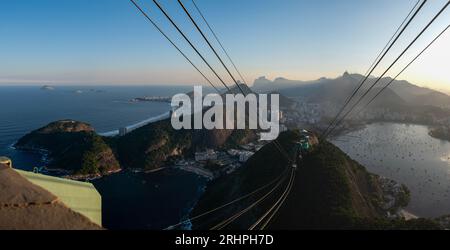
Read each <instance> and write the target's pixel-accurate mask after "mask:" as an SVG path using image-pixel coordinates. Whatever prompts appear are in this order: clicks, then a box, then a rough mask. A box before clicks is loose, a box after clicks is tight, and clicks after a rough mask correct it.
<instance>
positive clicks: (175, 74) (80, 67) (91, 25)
mask: <svg viewBox="0 0 450 250" xmlns="http://www.w3.org/2000/svg"><path fill="white" fill-rule="evenodd" d="M138 2H139V3H140V4H141V5H143V7H144V8H145V9H146V10H148V11H149V13H150V15H151V16H152V17H153V18H155V19H156V21H157V22H158V24H160V25H161V26H162V27H163V29H164V30H165V31H167V32H168V34H169V36H170V37H172V38H174V39H175V41H176V42H177V44H178V45H180V46H181V47H182V49H183V50H184V51H186V52H187V53H188V54H189V55H190V56H191V57H192V58H193V59H194V61H195V63H196V64H197V65H199V66H201V69H202V70H203V71H204V72H208V71H207V68H206V66H204V64H202V63H201V61H200V59H199V58H198V57H195V56H194V53H193V51H192V50H190V48H188V47H187V45H186V44H185V43H184V42H183V41H182V40H181V38H180V37H179V36H178V34H176V31H175V30H173V28H172V27H171V26H170V25H169V23H168V22H167V20H165V19H164V18H163V16H162V15H161V13H160V12H159V11H158V10H157V8H156V7H155V5H154V4H153V3H152V2H151V1H138ZM160 2H161V4H162V5H163V6H164V7H165V8H166V9H167V10H168V12H169V13H170V14H171V15H172V16H173V17H174V19H175V20H176V22H177V23H179V24H180V25H181V27H182V29H183V30H184V31H186V33H187V34H188V36H189V37H190V38H192V39H193V40H194V42H195V44H196V45H198V46H200V49H201V51H202V52H203V53H204V54H205V55H208V60H209V61H210V62H213V67H214V68H216V69H218V71H219V72H220V74H221V75H222V76H223V77H224V79H225V80H226V82H227V83H228V84H231V79H228V78H226V73H225V72H224V70H223V69H222V68H221V67H220V65H219V62H217V60H215V58H214V57H213V56H212V53H211V52H210V51H209V50H208V48H206V46H205V44H204V42H203V41H202V40H201V37H200V36H199V35H198V34H197V33H196V31H195V30H194V27H193V26H192V24H191V23H190V22H189V20H188V19H187V18H186V16H185V14H184V13H183V12H182V10H181V9H180V7H179V6H178V4H177V3H176V1H167V0H162V1H160ZM196 2H197V4H198V6H199V7H200V9H201V10H202V11H203V12H204V14H205V16H206V18H207V19H208V21H209V22H210V24H211V25H212V26H213V28H214V29H215V31H216V33H217V34H218V36H219V37H220V39H221V40H222V42H223V44H224V45H225V47H226V48H227V49H228V51H229V53H230V55H231V56H232V58H233V59H234V61H235V62H236V64H237V66H238V67H239V68H240V70H241V71H242V73H243V74H244V77H245V78H246V80H247V81H248V83H253V79H256V78H258V77H259V76H266V77H267V78H269V79H274V78H276V77H284V78H287V79H292V80H314V79H318V78H321V77H327V78H336V77H338V76H340V75H342V73H343V72H344V71H348V72H350V73H360V74H362V73H364V72H366V70H367V67H369V65H370V64H371V62H372V61H373V60H374V59H375V57H376V56H377V55H378V53H379V52H380V50H381V49H382V48H383V47H384V45H385V44H386V42H387V41H388V40H389V38H390V37H391V36H392V34H393V33H394V32H395V30H396V29H397V27H398V25H400V23H401V22H402V20H403V19H404V17H405V16H406V15H407V13H408V12H409V11H410V9H411V8H412V6H413V5H414V4H415V2H416V1H409V0H399V1H395V2H393V1H388V0H380V1H375V0H371V1H356V0H345V1H339V2H329V1H326V0H320V1H298V0H286V1H276V0H267V1H257V0H246V1H237V0H230V1H205V0H197V1H196ZM445 2H446V0H436V1H428V3H427V4H426V5H425V7H424V9H423V10H422V11H421V12H420V13H419V15H418V16H417V18H416V19H415V20H414V21H413V22H412V23H411V26H410V27H408V29H407V30H406V32H405V34H404V35H403V36H402V37H401V38H400V40H399V41H398V44H396V45H395V46H394V47H393V50H392V51H391V52H390V53H389V54H388V56H387V57H386V58H385V60H383V63H382V64H381V65H380V67H379V68H378V69H377V70H376V71H375V72H374V74H373V75H379V74H381V73H382V72H383V71H384V70H385V69H386V67H387V66H388V65H389V64H390V63H391V62H392V61H393V60H394V59H395V57H396V56H397V55H398V54H399V53H400V52H401V50H402V49H403V48H404V47H405V46H406V45H407V44H408V43H409V42H410V41H411V40H412V39H413V38H414V36H415V35H416V34H417V33H418V32H419V31H420V30H421V29H422V28H423V27H424V26H425V25H426V23H427V22H428V21H429V20H430V19H431V18H432V16H433V15H434V13H436V12H437V11H438V10H439V9H440V8H441V7H442V6H443V5H444V4H445ZM184 3H185V5H186V7H187V8H189V9H190V10H191V11H192V13H193V14H194V18H196V19H197V20H198V21H199V23H200V24H201V25H203V26H204V24H203V23H202V22H201V21H200V19H199V17H198V13H197V12H195V9H194V8H193V5H192V2H190V1H187V0H186V1H184ZM449 23H450V12H449V11H446V12H444V13H443V14H442V16H441V17H440V18H439V19H438V20H437V21H436V22H435V23H434V24H433V25H432V26H431V27H430V29H429V30H428V31H427V32H426V33H425V34H424V35H423V37H422V38H420V40H418V42H417V44H416V45H414V46H413V47H412V48H411V50H410V51H409V52H408V53H407V54H405V57H404V58H403V59H402V60H400V61H399V63H398V64H397V66H395V67H394V68H393V69H392V70H391V71H389V72H388V74H387V75H388V76H394V75H396V74H397V73H398V72H399V70H401V69H402V67H403V66H404V65H406V64H407V63H408V62H409V60H411V59H412V58H413V57H414V56H415V55H416V54H417V53H418V52H419V51H420V50H421V49H422V48H423V47H424V46H426V45H427V44H428V43H429V42H430V41H431V39H433V38H434V36H436V34H438V33H439V32H440V31H442V30H443V29H444V28H445V27H446V26H447V25H448V24H449ZM205 30H206V29H205ZM0 31H1V32H2V33H3V34H8V36H6V37H5V38H3V41H2V43H0V50H1V51H2V59H3V60H1V62H0V85H12V84H14V85H16V84H21V85H24V84H25V85H43V84H52V85H74V84H77V85H89V84H95V85H144V84H149V85H161V84H172V85H175V84H177V85H178V84H204V80H203V79H202V78H201V77H200V76H199V75H198V73H197V72H196V71H195V70H194V69H193V68H192V67H191V66H190V65H189V64H188V63H187V62H186V61H185V60H184V59H183V58H182V57H181V56H180V55H179V54H178V53H177V51H176V50H174V49H173V48H172V47H171V46H170V45H169V44H168V43H167V41H165V40H164V38H163V37H162V36H161V35H160V34H159V33H158V32H157V31H156V30H155V29H154V28H153V27H152V26H151V25H150V24H149V23H148V22H146V20H145V19H144V18H143V17H142V16H141V15H140V14H139V13H138V12H137V11H136V9H135V8H134V6H132V5H131V3H130V2H129V1H107V0H98V1H88V0H79V1H64V2H57V4H55V1H54V0H43V1H39V2H35V1H13V2H2V3H1V4H0ZM207 35H208V36H210V37H211V35H210V34H209V33H207ZM448 44H450V34H448V33H447V34H444V35H443V36H442V37H441V38H440V39H439V40H438V41H437V42H436V43H435V44H434V45H433V46H432V47H431V48H430V49H429V50H428V51H427V52H426V53H425V54H424V55H423V57H421V58H420V59H419V60H418V61H416V62H415V63H414V64H413V65H412V66H411V67H410V68H409V69H408V70H407V71H406V72H405V73H404V74H403V75H401V76H400V77H399V80H407V81H409V82H411V83H413V84H416V85H419V86H425V87H430V88H432V89H436V90H440V91H445V92H447V93H448V92H450V72H449V71H448V59H449V58H450V48H449V47H448V46H445V45H448ZM214 45H215V46H216V47H218V46H217V45H216V44H214ZM208 76H209V77H210V79H212V80H213V81H214V83H216V84H217V86H219V82H218V81H217V79H216V78H214V77H213V76H212V74H210V73H208Z"/></svg>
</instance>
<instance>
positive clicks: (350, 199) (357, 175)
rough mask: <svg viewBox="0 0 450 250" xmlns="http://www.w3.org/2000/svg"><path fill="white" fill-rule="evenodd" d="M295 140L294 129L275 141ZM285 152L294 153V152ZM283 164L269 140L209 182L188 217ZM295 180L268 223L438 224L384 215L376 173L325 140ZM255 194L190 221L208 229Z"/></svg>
mask: <svg viewBox="0 0 450 250" xmlns="http://www.w3.org/2000/svg"><path fill="white" fill-rule="evenodd" d="M297 139H298V133H297V132H288V133H284V134H282V135H281V136H280V139H279V142H280V143H281V145H283V147H284V148H285V149H286V150H288V151H289V149H292V148H293V146H294V145H293V143H294V142H295V141H296V140H297ZM289 153H291V154H293V152H292V151H289ZM286 167H290V164H288V163H287V162H286V161H285V160H284V158H282V157H281V155H280V153H279V152H278V150H277V149H276V148H275V147H274V145H272V144H268V145H267V146H265V147H264V148H263V149H261V150H260V151H259V152H257V153H256V154H255V155H254V156H253V157H252V158H251V159H250V160H249V161H248V162H247V164H246V166H245V167H243V168H241V169H240V170H239V171H236V172H235V173H233V174H232V175H228V176H225V177H223V178H220V179H217V180H215V181H213V182H212V183H211V184H210V185H209V186H208V188H207V190H206V192H205V194H204V195H203V197H202V198H201V199H200V201H199V202H198V204H197V206H196V207H195V208H194V211H193V214H192V216H195V215H197V214H201V213H202V212H204V211H207V210H209V209H211V208H214V207H217V206H219V205H222V204H224V203H226V202H228V201H231V200H233V199H236V198H238V197H241V196H243V195H245V194H248V193H250V192H252V191H253V190H255V189H257V188H258V187H261V186H264V185H265V184H267V183H270V182H271V181H272V180H273V179H274V178H276V177H277V176H279V175H280V174H281V173H282V172H283V171H284V169H285V168H286ZM294 183H295V184H294V186H293V188H292V191H291V193H290V195H289V197H288V199H287V200H286V203H285V205H284V206H283V208H282V209H280V211H279V215H278V216H277V217H275V218H274V220H273V223H272V224H271V225H270V227H271V228H273V229H360V228H366V229H387V228H388V229H391V228H415V227H419V228H420V227H422V228H438V226H437V224H436V223H434V222H433V221H428V220H413V221H408V222H406V221H404V220H400V219H398V220H392V221H391V220H387V219H386V217H385V214H386V211H385V209H384V208H383V204H384V203H383V201H384V199H383V188H382V185H381V183H380V178H378V177H377V176H375V175H373V174H370V173H368V172H367V171H366V169H365V168H364V167H363V166H361V165H360V164H358V163H357V162H355V161H353V160H352V159H350V158H349V157H348V156H347V155H346V154H345V153H343V152H342V151H341V150H339V149H338V148H336V147H335V146H333V145H332V144H330V143H327V142H324V143H323V144H320V146H319V147H317V148H316V149H315V150H314V151H313V152H312V153H310V154H309V155H307V156H306V157H305V158H304V160H303V162H302V163H301V164H300V166H299V167H298V170H297V175H296V179H295V182H294ZM268 189H270V188H268ZM268 189H267V190H268ZM263 193H264V192H263ZM279 195H280V192H278V193H277V192H275V194H274V195H273V196H270V197H269V198H268V200H267V201H265V202H263V203H261V205H260V206H257V207H254V208H253V209H251V210H250V211H249V212H247V213H246V214H245V215H244V216H242V217H241V218H240V219H239V220H237V221H236V222H234V223H232V224H230V225H229V226H228V228H229V229H246V228H248V227H249V226H250V225H251V224H252V223H253V222H255V221H256V219H257V218H258V217H259V216H260V215H262V214H263V213H264V212H265V211H266V210H267V209H268V207H269V206H270V205H271V204H273V202H274V201H275V199H277V198H278V197H279ZM261 196H262V195H259V196H257V197H258V198H259V197H261ZM256 199H257V198H249V199H245V200H243V201H242V202H239V203H237V205H235V206H230V207H227V208H225V209H222V210H221V212H220V213H216V214H214V215H213V216H211V217H209V218H206V219H204V220H202V221H198V222H197V223H195V222H194V228H202V229H204V228H205V227H206V228H209V226H212V225H215V224H216V223H218V222H219V221H221V220H223V219H225V218H228V217H229V216H230V215H233V214H235V213H237V212H238V211H240V210H242V209H243V208H245V207H247V206H248V205H249V204H251V203H252V202H254V201H255V200H256ZM398 205H399V206H401V205H403V206H404V205H405V204H404V203H402V204H398Z"/></svg>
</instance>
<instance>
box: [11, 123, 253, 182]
mask: <svg viewBox="0 0 450 250" xmlns="http://www.w3.org/2000/svg"><path fill="white" fill-rule="evenodd" d="M255 139H256V134H255V131H253V130H226V129H217V130H175V129H173V128H172V125H171V123H170V120H169V119H166V120H163V121H159V122H156V123H151V124H148V125H146V126H144V127H141V128H139V129H136V130H134V131H132V132H130V133H128V134H127V135H125V136H122V137H114V138H106V137H101V136H99V135H97V134H96V133H95V131H94V129H93V128H92V127H91V126H90V125H89V124H86V123H83V122H77V121H71V120H63V121H57V122H52V123H50V124H49V125H47V126H45V127H43V128H40V129H38V130H35V131H33V132H31V133H29V134H27V135H25V136H24V137H22V138H21V139H20V140H19V141H18V142H17V144H16V145H15V146H16V148H17V149H19V150H30V151H37V152H40V153H43V154H46V155H47V156H48V158H49V166H48V167H49V168H55V169H62V170H68V171H69V172H70V174H71V175H75V176H80V177H83V176H91V175H94V176H95V175H104V174H108V173H111V172H115V171H118V170H120V169H121V168H141V169H145V170H153V169H157V168H160V167H163V166H164V165H165V164H166V162H167V160H170V159H171V158H174V157H181V156H189V157H192V156H193V155H194V152H195V151H196V150H204V149H206V148H212V149H216V148H224V147H225V148H226V147H232V146H236V145H238V144H243V143H247V142H249V141H251V140H255Z"/></svg>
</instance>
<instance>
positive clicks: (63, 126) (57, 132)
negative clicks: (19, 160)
mask: <svg viewBox="0 0 450 250" xmlns="http://www.w3.org/2000/svg"><path fill="white" fill-rule="evenodd" d="M15 147H16V148H17V149H20V150H31V151H39V152H41V153H45V154H47V156H48V158H49V161H50V162H49V165H48V167H49V168H56V169H64V170H68V171H69V172H70V173H71V174H72V175H83V176H84V175H101V174H107V173H109V172H113V171H117V170H119V169H120V165H119V162H118V161H117V159H116V157H115V155H114V154H113V151H112V149H111V148H110V147H109V145H108V144H107V143H106V142H105V141H104V139H103V138H102V137H100V136H98V135H97V134H96V133H95V132H94V129H93V128H92V127H91V126H90V125H89V124H86V123H83V122H77V121H72V120H62V121H56V122H52V123H50V124H48V125H47V126H44V127H42V128H40V129H38V130H35V131H32V132H31V133H29V134H27V135H25V136H24V137H22V138H21V139H20V140H19V141H18V142H17V143H16V145H15Z"/></svg>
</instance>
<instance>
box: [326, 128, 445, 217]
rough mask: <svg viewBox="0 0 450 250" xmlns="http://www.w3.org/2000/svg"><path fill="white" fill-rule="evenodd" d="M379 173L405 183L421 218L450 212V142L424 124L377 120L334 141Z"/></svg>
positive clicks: (414, 210)
mask: <svg viewBox="0 0 450 250" xmlns="http://www.w3.org/2000/svg"><path fill="white" fill-rule="evenodd" d="M333 143H334V144H335V145H337V146H338V147H339V148H341V149H342V150H343V151H344V152H346V153H347V154H348V155H349V156H350V157H351V158H353V159H355V160H357V161H358V162H360V163H361V164H363V165H364V166H366V167H367V169H368V170H369V171H370V172H372V173H375V174H379V175H382V176H385V177H388V178H390V179H393V180H396V181H398V182H400V183H403V184H405V185H406V186H407V187H408V188H409V189H410V191H411V202H410V204H409V206H408V207H407V208H406V209H407V210H408V211H409V212H412V213H413V214H415V215H418V216H420V217H437V216H441V215H447V214H450V142H447V141H443V140H439V139H435V138H433V137H431V136H429V135H428V128H427V127H426V126H420V125H406V124H396V123H377V124H371V125H368V126H366V127H365V128H364V129H362V130H358V131H354V132H351V133H349V134H347V135H343V136H340V137H338V138H336V140H334V141H333Z"/></svg>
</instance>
